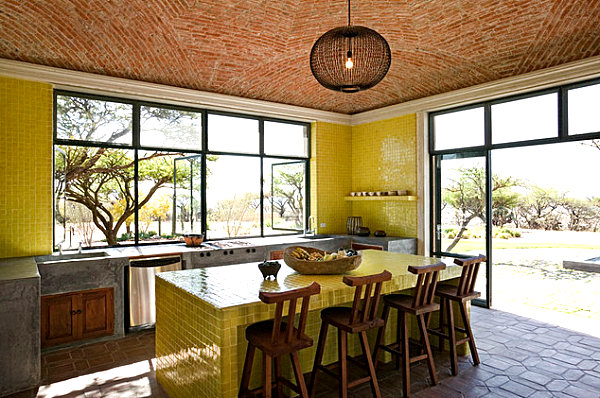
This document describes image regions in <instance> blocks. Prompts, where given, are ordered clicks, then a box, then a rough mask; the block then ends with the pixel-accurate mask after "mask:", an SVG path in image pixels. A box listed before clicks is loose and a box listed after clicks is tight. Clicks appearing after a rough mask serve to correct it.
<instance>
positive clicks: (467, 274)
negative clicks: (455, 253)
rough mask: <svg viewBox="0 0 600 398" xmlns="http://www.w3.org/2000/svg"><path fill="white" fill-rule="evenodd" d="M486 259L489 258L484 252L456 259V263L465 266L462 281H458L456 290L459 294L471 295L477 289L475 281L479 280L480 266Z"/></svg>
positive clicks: (461, 276)
mask: <svg viewBox="0 0 600 398" xmlns="http://www.w3.org/2000/svg"><path fill="white" fill-rule="evenodd" d="M485 261H487V258H486V257H485V256H484V255H483V254H480V255H479V256H477V257H470V258H455V259H454V264H458V265H460V266H461V267H463V269H462V273H461V275H460V281H459V282H458V289H457V291H456V294H457V295H458V296H465V295H469V294H472V293H473V292H474V291H475V282H476V281H477V273H478V272H479V266H480V265H481V263H483V262H485Z"/></svg>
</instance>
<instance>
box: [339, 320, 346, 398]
mask: <svg viewBox="0 0 600 398" xmlns="http://www.w3.org/2000/svg"><path fill="white" fill-rule="evenodd" d="M338 356H339V359H340V398H348V363H347V362H346V357H347V356H348V334H347V333H346V332H345V331H343V330H341V329H338Z"/></svg>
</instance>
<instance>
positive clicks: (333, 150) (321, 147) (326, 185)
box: [310, 122, 352, 234]
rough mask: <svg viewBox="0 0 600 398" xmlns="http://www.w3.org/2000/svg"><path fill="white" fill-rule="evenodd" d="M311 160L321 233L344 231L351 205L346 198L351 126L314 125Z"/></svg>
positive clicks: (313, 195) (313, 210)
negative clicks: (321, 225) (323, 225)
mask: <svg viewBox="0 0 600 398" xmlns="http://www.w3.org/2000/svg"><path fill="white" fill-rule="evenodd" d="M311 141H312V148H311V159H310V181H311V182H310V183H311V195H310V206H311V214H313V215H314V216H315V217H316V222H317V225H320V224H321V223H325V224H326V227H319V228H318V229H317V231H318V233H324V234H330V233H345V232H346V219H347V218H348V216H349V215H350V212H351V209H352V204H350V203H348V202H346V201H344V196H346V195H348V192H350V190H351V187H352V127H351V126H343V125H339V124H332V123H324V122H316V123H313V124H312V137H311Z"/></svg>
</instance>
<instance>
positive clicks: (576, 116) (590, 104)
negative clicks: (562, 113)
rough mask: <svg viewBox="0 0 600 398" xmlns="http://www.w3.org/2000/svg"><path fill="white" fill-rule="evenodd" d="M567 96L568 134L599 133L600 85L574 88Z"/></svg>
mask: <svg viewBox="0 0 600 398" xmlns="http://www.w3.org/2000/svg"><path fill="white" fill-rule="evenodd" d="M568 96H569V113H568V114H569V119H568V120H569V134H572V135H576V134H586V133H597V132H600V108H599V107H598V104H599V103H600V84H594V85H591V86H585V87H579V88H574V89H571V90H569V91H568Z"/></svg>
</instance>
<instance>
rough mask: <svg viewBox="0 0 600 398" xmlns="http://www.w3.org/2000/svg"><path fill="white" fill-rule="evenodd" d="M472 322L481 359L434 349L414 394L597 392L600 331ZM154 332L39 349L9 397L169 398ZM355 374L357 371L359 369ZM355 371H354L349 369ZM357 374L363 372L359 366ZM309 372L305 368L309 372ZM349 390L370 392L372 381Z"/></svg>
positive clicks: (329, 385)
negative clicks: (30, 387)
mask: <svg viewBox="0 0 600 398" xmlns="http://www.w3.org/2000/svg"><path fill="white" fill-rule="evenodd" d="M472 326H473V329H474V334H475V339H476V342H477V346H478V351H479V356H480V358H481V362H482V364H481V365H480V366H478V367H474V366H472V359H471V357H470V356H467V357H459V375H458V376H454V377H453V376H451V374H450V361H449V356H448V354H447V352H444V353H440V352H439V351H437V348H436V349H434V351H433V355H434V358H435V362H436V368H437V372H438V377H439V384H438V385H436V386H431V385H430V384H429V374H428V370H427V366H425V364H423V363H416V364H413V366H412V367H411V378H412V383H411V391H412V393H413V396H414V397H417V398H459V397H461V398H471V397H473V398H478V397H485V398H488V397H490V398H491V397H500V398H502V397H513V398H514V397H525V396H527V397H530V398H539V397H565V398H586V397H593V398H599V397H600V365H599V360H600V339H596V338H594V337H591V336H587V335H583V334H579V333H576V332H573V331H570V330H567V329H561V328H558V327H556V326H553V325H546V324H543V323H541V322H539V321H535V320H531V319H528V318H523V317H520V316H516V315H512V314H509V313H505V312H500V311H494V310H485V309H481V308H473V310H472ZM153 358H154V332H153V331H151V330H146V331H141V332H137V333H133V334H130V335H128V336H126V337H123V338H121V339H118V340H112V341H108V342H100V343H93V344H89V345H86V346H83V347H74V348H66V349H62V350H56V351H51V352H47V353H44V354H43V355H42V377H43V380H42V386H41V387H40V389H39V391H29V392H26V393H22V394H19V395H13V396H10V398H34V397H36V394H37V398H49V397H55V396H60V397H61V398H67V397H82V398H100V397H119V398H125V397H158V398H168V396H167V394H166V393H165V392H164V391H163V390H162V388H161V387H160V385H159V384H158V382H157V381H156V375H155V372H154V367H153V366H152V364H151V362H150V361H151V360H152V359H153ZM349 366H350V367H351V374H353V375H354V374H356V372H357V371H356V369H354V370H352V364H351V365H349ZM352 372H354V373H352ZM359 375H362V373H361V374H359ZM306 377H307V380H308V377H309V376H308V375H306ZM378 379H379V385H380V388H381V394H382V397H383V398H391V397H399V396H401V393H400V392H401V390H402V380H401V377H400V374H399V372H398V371H396V370H395V369H394V367H393V366H392V365H391V364H382V365H380V366H379V368H378ZM317 386H318V392H317V394H316V395H317V397H318V398H335V397H337V396H338V394H337V381H336V379H333V378H330V377H329V376H327V375H324V374H321V375H320V377H319V381H318V385H317ZM350 397H354V398H368V397H371V390H370V388H369V386H368V385H363V386H359V387H357V388H355V389H353V390H352V391H351V394H350Z"/></svg>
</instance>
